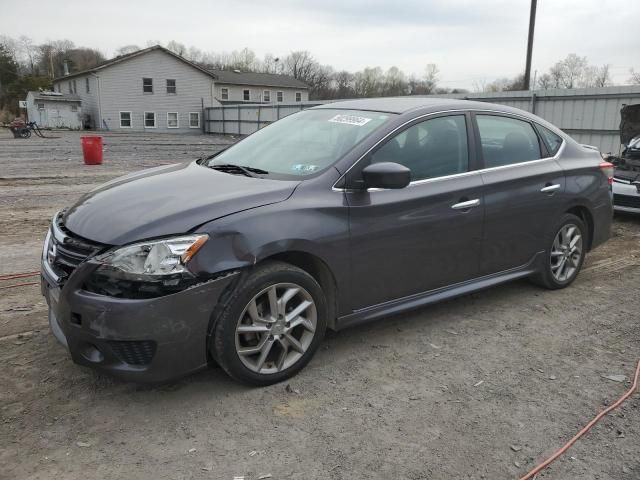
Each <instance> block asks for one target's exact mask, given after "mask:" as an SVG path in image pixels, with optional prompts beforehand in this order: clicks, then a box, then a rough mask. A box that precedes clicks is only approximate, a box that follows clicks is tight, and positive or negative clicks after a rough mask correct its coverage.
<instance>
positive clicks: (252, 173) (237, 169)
mask: <svg viewBox="0 0 640 480" xmlns="http://www.w3.org/2000/svg"><path fill="white" fill-rule="evenodd" d="M208 167H209V168H213V169H214V170H219V171H221V172H225V173H230V174H232V175H238V174H239V175H246V176H247V177H256V174H258V175H267V174H268V173H269V172H267V171H266V170H262V169H261V168H254V167H246V166H243V165H235V164H233V163H221V164H219V165H208Z"/></svg>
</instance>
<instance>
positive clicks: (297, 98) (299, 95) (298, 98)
mask: <svg viewBox="0 0 640 480" xmlns="http://www.w3.org/2000/svg"><path fill="white" fill-rule="evenodd" d="M301 101H302V93H300V92H296V102H301Z"/></svg>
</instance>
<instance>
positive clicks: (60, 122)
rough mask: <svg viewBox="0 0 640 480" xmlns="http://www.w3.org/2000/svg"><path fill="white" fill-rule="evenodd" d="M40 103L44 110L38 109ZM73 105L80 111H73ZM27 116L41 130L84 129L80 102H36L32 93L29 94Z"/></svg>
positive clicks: (44, 100)
mask: <svg viewBox="0 0 640 480" xmlns="http://www.w3.org/2000/svg"><path fill="white" fill-rule="evenodd" d="M38 103H43V104H44V110H39V109H38ZM72 105H75V106H76V107H77V109H78V111H77V112H73V111H72V110H71V107H72ZM27 116H28V117H29V121H30V122H34V121H35V122H36V123H37V124H38V126H39V127H41V128H70V129H73V130H80V129H81V128H82V108H81V105H80V104H78V102H61V101H48V100H46V99H43V100H35V99H34V97H33V95H32V94H31V92H29V94H27Z"/></svg>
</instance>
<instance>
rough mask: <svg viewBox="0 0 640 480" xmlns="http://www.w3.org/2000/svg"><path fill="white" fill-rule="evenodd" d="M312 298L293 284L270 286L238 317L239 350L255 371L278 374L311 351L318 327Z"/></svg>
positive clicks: (237, 350) (236, 339)
mask: <svg viewBox="0 0 640 480" xmlns="http://www.w3.org/2000/svg"><path fill="white" fill-rule="evenodd" d="M317 319H318V312H317V308H316V304H315V302H314V300H313V297H312V296H311V295H310V294H309V292H307V291H306V290H305V289H304V288H302V287H301V286H299V285H296V284H294V283H278V284H275V285H271V286H269V287H267V288H265V289H263V290H262V291H260V292H259V293H258V294H257V295H255V296H254V297H253V298H252V299H251V300H250V301H249V303H248V304H247V306H246V307H245V308H244V310H243V312H242V315H240V318H239V319H238V324H237V326H236V332H235V343H236V352H237V354H238V357H239V358H240V360H241V362H242V363H243V365H244V366H245V367H247V368H248V369H249V370H251V371H252V372H255V373H259V374H271V373H277V372H280V371H282V370H286V369H287V368H289V367H291V366H292V365H294V364H295V363H296V362H297V361H298V360H300V358H301V357H302V356H303V355H304V353H305V352H306V351H307V350H308V348H309V346H310V345H311V342H312V341H313V337H314V335H315V331H316V327H317Z"/></svg>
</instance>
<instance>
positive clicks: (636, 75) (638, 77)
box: [629, 68, 640, 85]
mask: <svg viewBox="0 0 640 480" xmlns="http://www.w3.org/2000/svg"><path fill="white" fill-rule="evenodd" d="M629 73H630V74H631V77H629V83H632V84H633V85H640V72H636V71H635V70H634V69H633V68H632V69H631V70H629Z"/></svg>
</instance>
